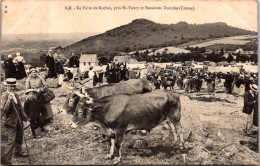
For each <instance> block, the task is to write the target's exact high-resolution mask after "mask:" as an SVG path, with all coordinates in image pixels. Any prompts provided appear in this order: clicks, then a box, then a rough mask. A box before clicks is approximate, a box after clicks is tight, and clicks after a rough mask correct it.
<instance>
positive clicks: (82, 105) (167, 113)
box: [63, 79, 184, 163]
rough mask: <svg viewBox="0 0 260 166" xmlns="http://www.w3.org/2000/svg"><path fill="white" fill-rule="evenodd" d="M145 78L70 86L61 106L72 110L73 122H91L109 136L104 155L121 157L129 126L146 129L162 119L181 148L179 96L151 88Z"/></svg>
mask: <svg viewBox="0 0 260 166" xmlns="http://www.w3.org/2000/svg"><path fill="white" fill-rule="evenodd" d="M152 89H153V85H152V84H151V83H150V82H149V81H148V80H146V79H132V80H128V81H125V82H120V83H117V84H109V85H104V86H100V87H94V88H90V89H87V90H86V93H82V91H79V90H71V92H70V93H69V94H68V95H67V98H66V102H65V104H64V106H63V108H64V109H65V110H66V111H67V112H69V113H71V114H73V115H74V116H73V121H74V122H75V123H76V124H77V125H83V124H87V123H89V122H92V123H93V122H94V123H96V124H98V126H99V127H101V129H102V130H103V131H104V133H105V135H106V136H107V138H108V139H109V140H110V150H109V154H108V158H111V159H112V158H114V163H118V162H120V161H121V147H122V145H121V144H122V141H123V138H124V135H125V134H126V133H127V132H129V131H131V130H146V131H148V132H149V131H150V130H151V129H152V128H154V127H156V126H158V125H159V124H160V123H161V122H163V121H166V122H167V124H168V125H169V128H170V130H171V134H172V136H173V138H174V143H176V142H177V141H178V137H179V143H180V144H179V147H180V148H184V140H183V136H182V126H181V123H180V119H181V102H180V96H179V95H177V94H175V93H173V92H171V91H154V92H152Z"/></svg>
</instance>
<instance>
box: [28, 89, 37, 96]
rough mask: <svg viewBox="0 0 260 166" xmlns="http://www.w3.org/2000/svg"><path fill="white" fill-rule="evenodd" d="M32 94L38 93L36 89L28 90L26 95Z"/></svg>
mask: <svg viewBox="0 0 260 166" xmlns="http://www.w3.org/2000/svg"><path fill="white" fill-rule="evenodd" d="M30 92H33V93H37V92H38V91H37V90H36V89H27V90H26V92H25V94H26V95H28V94H29V93H30Z"/></svg>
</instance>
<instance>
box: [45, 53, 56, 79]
mask: <svg viewBox="0 0 260 166" xmlns="http://www.w3.org/2000/svg"><path fill="white" fill-rule="evenodd" d="M52 53H53V52H52V50H49V51H48V54H47V55H46V59H45V63H46V67H47V68H48V74H47V77H46V79H47V78H57V74H56V72H55V63H54V58H53V55H52Z"/></svg>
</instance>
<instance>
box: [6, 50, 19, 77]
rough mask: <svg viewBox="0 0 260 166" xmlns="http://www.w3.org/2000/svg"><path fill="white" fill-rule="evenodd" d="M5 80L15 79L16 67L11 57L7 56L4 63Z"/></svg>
mask: <svg viewBox="0 0 260 166" xmlns="http://www.w3.org/2000/svg"><path fill="white" fill-rule="evenodd" d="M4 67H5V78H6V79H7V78H16V66H15V64H14V62H13V58H12V55H11V54H9V55H8V59H7V60H5V62H4Z"/></svg>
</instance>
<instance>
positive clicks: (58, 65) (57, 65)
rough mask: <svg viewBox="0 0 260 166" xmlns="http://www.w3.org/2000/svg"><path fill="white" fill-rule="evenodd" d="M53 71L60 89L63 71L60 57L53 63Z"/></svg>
mask: <svg viewBox="0 0 260 166" xmlns="http://www.w3.org/2000/svg"><path fill="white" fill-rule="evenodd" d="M55 71H56V73H57V74H58V78H59V87H61V86H62V83H63V79H64V69H63V64H62V62H61V58H60V57H58V58H57V62H56V63H55Z"/></svg>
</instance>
